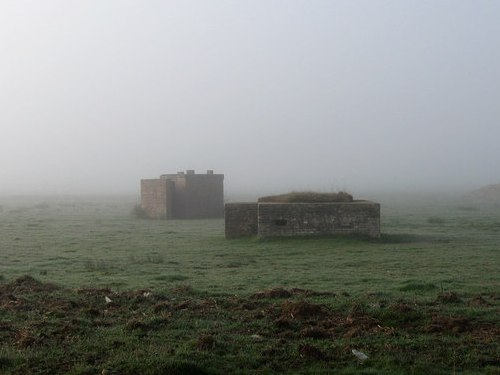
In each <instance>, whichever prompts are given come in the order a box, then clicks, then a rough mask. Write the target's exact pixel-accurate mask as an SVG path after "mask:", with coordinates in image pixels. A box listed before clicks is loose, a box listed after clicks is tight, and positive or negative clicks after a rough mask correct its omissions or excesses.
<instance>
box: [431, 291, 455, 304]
mask: <svg viewBox="0 0 500 375" xmlns="http://www.w3.org/2000/svg"><path fill="white" fill-rule="evenodd" d="M436 301H437V302H441V303H459V302H461V299H460V297H459V296H458V294H457V293H455V292H444V293H440V294H439V295H438V296H437V299H436Z"/></svg>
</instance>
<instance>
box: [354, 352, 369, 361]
mask: <svg viewBox="0 0 500 375" xmlns="http://www.w3.org/2000/svg"><path fill="white" fill-rule="evenodd" d="M352 354H354V355H355V356H356V357H357V358H358V359H359V360H360V361H366V360H367V359H368V356H367V355H366V354H365V353H363V352H360V351H358V350H356V349H352Z"/></svg>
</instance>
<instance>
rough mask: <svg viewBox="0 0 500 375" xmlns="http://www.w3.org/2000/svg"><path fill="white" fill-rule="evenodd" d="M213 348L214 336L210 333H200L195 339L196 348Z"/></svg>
mask: <svg viewBox="0 0 500 375" xmlns="http://www.w3.org/2000/svg"><path fill="white" fill-rule="evenodd" d="M213 348H215V338H214V337H213V336H212V335H201V336H199V337H198V339H197V340H196V349H198V350H212V349H213Z"/></svg>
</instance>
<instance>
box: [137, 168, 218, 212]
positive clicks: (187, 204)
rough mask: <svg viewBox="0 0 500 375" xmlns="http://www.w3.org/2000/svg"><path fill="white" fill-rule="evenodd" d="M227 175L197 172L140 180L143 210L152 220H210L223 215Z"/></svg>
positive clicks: (191, 171)
mask: <svg viewBox="0 0 500 375" xmlns="http://www.w3.org/2000/svg"><path fill="white" fill-rule="evenodd" d="M223 182H224V175H223V174H214V172H213V171H212V170H208V171H207V173H206V174H196V173H195V171H194V170H187V171H186V172H178V173H176V174H164V175H161V176H160V178H156V179H143V180H141V208H142V210H143V212H144V214H145V216H146V217H148V218H151V219H207V218H221V217H223V216H224V185H223Z"/></svg>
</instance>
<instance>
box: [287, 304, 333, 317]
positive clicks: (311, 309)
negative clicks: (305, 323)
mask: <svg viewBox="0 0 500 375" xmlns="http://www.w3.org/2000/svg"><path fill="white" fill-rule="evenodd" d="M326 316H328V310H327V308H326V307H325V306H324V305H317V304H314V303H310V302H307V301H285V302H283V303H282V305H281V317H283V318H292V319H318V318H324V317H326Z"/></svg>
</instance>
